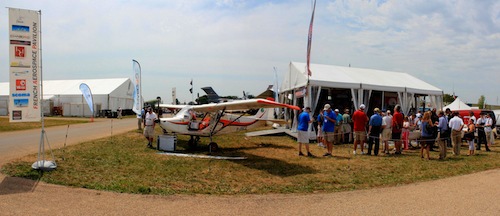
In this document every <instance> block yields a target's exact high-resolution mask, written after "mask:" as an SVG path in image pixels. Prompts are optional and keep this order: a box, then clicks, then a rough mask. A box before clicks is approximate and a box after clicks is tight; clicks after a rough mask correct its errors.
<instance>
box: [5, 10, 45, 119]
mask: <svg viewBox="0 0 500 216" xmlns="http://www.w3.org/2000/svg"><path fill="white" fill-rule="evenodd" d="M39 44H40V14H39V13H38V11H32V10H23V9H16V8H9V66H10V67H9V73H10V74H9V77H10V78H9V81H10V82H9V85H10V88H9V91H10V92H9V121H10V122H37V121H41V109H42V105H41V98H42V95H40V84H41V74H40V73H41V71H40V57H39V55H40V53H39Z"/></svg>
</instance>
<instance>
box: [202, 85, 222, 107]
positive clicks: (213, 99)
mask: <svg viewBox="0 0 500 216" xmlns="http://www.w3.org/2000/svg"><path fill="white" fill-rule="evenodd" d="M201 89H203V91H205V93H207V97H208V102H209V103H218V102H219V98H220V97H219V95H218V94H217V93H215V91H214V89H213V88H212V87H210V86H208V87H203V88H201Z"/></svg>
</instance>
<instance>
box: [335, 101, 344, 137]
mask: <svg viewBox="0 0 500 216" xmlns="http://www.w3.org/2000/svg"><path fill="white" fill-rule="evenodd" d="M339 112H340V111H339V109H335V115H336V116H337V119H336V120H337V121H336V122H335V142H334V144H341V143H342V142H341V141H340V140H341V139H342V119H343V118H342V115H340V113H339Z"/></svg>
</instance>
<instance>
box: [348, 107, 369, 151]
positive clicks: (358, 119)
mask: <svg viewBox="0 0 500 216" xmlns="http://www.w3.org/2000/svg"><path fill="white" fill-rule="evenodd" d="M364 110H365V105H364V104H361V106H359V109H358V110H356V112H354V114H352V121H353V123H354V151H352V154H356V149H357V148H358V144H359V145H361V154H365V152H364V151H363V149H364V145H365V140H366V124H367V123H368V120H369V119H368V116H367V115H366V113H365V112H364Z"/></svg>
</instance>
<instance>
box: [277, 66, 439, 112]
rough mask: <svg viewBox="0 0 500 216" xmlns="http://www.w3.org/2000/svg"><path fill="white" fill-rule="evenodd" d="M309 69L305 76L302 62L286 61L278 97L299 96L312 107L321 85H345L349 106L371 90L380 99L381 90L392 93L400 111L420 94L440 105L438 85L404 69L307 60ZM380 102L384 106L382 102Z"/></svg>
mask: <svg viewBox="0 0 500 216" xmlns="http://www.w3.org/2000/svg"><path fill="white" fill-rule="evenodd" d="M310 70H311V73H312V75H311V76H307V73H306V64H305V63H298V62H291V63H290V67H289V71H288V73H287V74H286V75H285V79H284V81H283V83H282V84H281V88H280V93H281V100H283V101H285V100H286V99H291V100H293V102H292V103H293V104H297V101H296V100H297V98H300V97H302V96H303V100H304V101H303V103H304V106H310V107H311V108H312V109H313V110H315V108H316V106H317V104H318V102H319V101H318V99H319V98H320V94H321V91H322V89H346V90H348V91H349V92H350V95H348V97H350V98H351V100H352V105H353V107H358V106H359V105H360V104H366V105H367V104H368V103H369V102H370V99H371V97H372V93H374V92H375V91H377V93H378V94H380V93H381V94H382V96H381V98H382V99H381V100H383V99H384V94H393V95H395V98H396V99H395V102H396V103H398V104H400V105H401V108H402V111H403V112H404V113H407V112H408V111H409V110H410V108H411V107H415V104H416V103H418V102H417V101H416V98H417V97H420V96H429V99H430V102H431V104H432V106H433V107H436V108H438V109H439V108H441V107H442V106H443V105H442V95H443V91H442V90H441V89H439V88H437V87H435V86H433V85H431V84H428V83H426V82H424V81H422V80H420V79H418V78H416V77H413V76H411V75H409V74H406V73H400V72H391V71H381V70H374V69H363V68H352V67H341V66H334V65H323V64H311V65H310ZM304 93H305V94H304ZM294 96H295V97H294ZM381 103H382V106H384V103H385V102H384V101H381ZM381 108H384V107H381Z"/></svg>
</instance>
